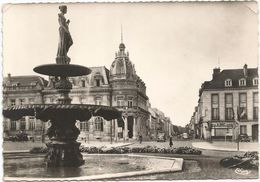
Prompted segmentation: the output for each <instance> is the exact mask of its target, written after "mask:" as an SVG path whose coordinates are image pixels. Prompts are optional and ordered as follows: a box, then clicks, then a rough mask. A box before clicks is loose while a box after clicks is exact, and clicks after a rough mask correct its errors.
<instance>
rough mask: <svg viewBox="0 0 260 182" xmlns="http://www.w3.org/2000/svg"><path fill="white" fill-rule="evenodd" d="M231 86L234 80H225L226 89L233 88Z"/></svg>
mask: <svg viewBox="0 0 260 182" xmlns="http://www.w3.org/2000/svg"><path fill="white" fill-rule="evenodd" d="M231 86H232V80H231V79H227V80H225V87H231Z"/></svg>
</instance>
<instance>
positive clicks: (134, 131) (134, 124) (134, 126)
mask: <svg viewBox="0 0 260 182" xmlns="http://www.w3.org/2000/svg"><path fill="white" fill-rule="evenodd" d="M133 139H136V117H134V123H133Z"/></svg>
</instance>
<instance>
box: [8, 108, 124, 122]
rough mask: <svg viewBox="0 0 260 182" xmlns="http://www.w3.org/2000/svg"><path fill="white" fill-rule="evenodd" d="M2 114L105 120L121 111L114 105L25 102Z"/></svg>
mask: <svg viewBox="0 0 260 182" xmlns="http://www.w3.org/2000/svg"><path fill="white" fill-rule="evenodd" d="M3 115H4V116H5V117H7V118H10V119H11V120H19V119H21V118H22V117H23V116H35V115H36V118H37V119H40V120H42V121H48V120H50V119H56V118H57V117H60V116H65V115H68V117H70V118H71V117H73V118H71V119H72V120H80V121H87V120H89V119H90V118H91V117H92V116H101V117H103V118H104V119H106V120H111V119H116V118H119V117H121V112H120V111H118V110H117V109H116V108H114V107H110V106H102V105H90V104H25V105H16V106H11V107H8V108H6V109H4V110H3Z"/></svg>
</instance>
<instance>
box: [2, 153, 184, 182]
mask: <svg viewBox="0 0 260 182" xmlns="http://www.w3.org/2000/svg"><path fill="white" fill-rule="evenodd" d="M95 155H97V156H98V155H101V154H95ZM108 155H111V154H108ZM117 155H118V154H117ZM123 155H126V156H129V154H123ZM130 156H134V155H132V154H130ZM137 156H139V157H146V156H145V155H144V156H142V155H137ZM137 156H134V157H137ZM150 157H152V158H157V159H158V158H160V157H159V156H150ZM162 158H164V159H166V160H174V161H175V162H174V165H177V167H176V166H175V167H172V168H169V169H162V170H158V169H157V170H155V169H152V170H146V171H131V172H121V173H112V174H98V175H91V176H80V177H67V178H66V177H64V178H28V177H4V180H5V181H20V180H25V181H50V180H51V181H61V180H64V179H65V180H66V181H67V180H102V179H103V180H104V179H115V178H125V177H135V176H141V175H148V174H158V173H168V172H178V171H181V170H182V166H183V161H184V160H183V158H173V157H162Z"/></svg>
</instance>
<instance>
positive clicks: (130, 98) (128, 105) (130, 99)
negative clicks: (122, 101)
mask: <svg viewBox="0 0 260 182" xmlns="http://www.w3.org/2000/svg"><path fill="white" fill-rule="evenodd" d="M127 107H128V108H132V107H133V97H128V101H127Z"/></svg>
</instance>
